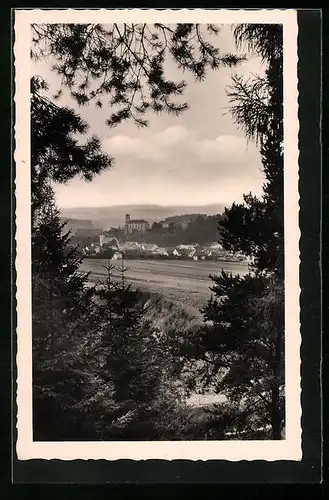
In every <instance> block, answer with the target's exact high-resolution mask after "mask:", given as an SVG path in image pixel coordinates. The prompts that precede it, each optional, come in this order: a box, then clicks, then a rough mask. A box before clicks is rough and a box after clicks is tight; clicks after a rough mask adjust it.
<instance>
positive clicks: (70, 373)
mask: <svg viewBox="0 0 329 500" xmlns="http://www.w3.org/2000/svg"><path fill="white" fill-rule="evenodd" d="M206 28H207V33H208V34H209V35H211V36H212V37H216V32H217V31H218V28H217V27H216V26H213V25H209V26H207V27H206ZM32 32H33V45H32V53H31V56H32V58H35V59H38V60H42V58H47V57H50V56H51V57H52V58H54V59H55V61H56V64H55V65H54V67H53V71H55V72H57V73H58V74H60V75H61V76H62V85H63V89H66V90H68V91H69V92H70V95H71V97H72V98H73V99H75V100H76V102H77V103H78V104H80V105H83V104H85V103H87V102H88V103H89V104H90V105H95V106H98V107H102V106H109V109H111V106H112V105H113V104H116V105H117V106H118V107H119V109H118V110H117V111H115V112H113V113H111V114H110V116H109V118H108V120H107V123H108V125H109V126H110V127H113V126H116V125H118V124H119V123H121V122H123V121H132V122H133V123H135V124H137V125H139V126H147V125H148V122H147V115H148V113H150V112H156V113H171V114H177V115H179V114H180V113H183V112H184V111H185V110H186V108H187V103H183V104H182V103H177V100H176V98H177V96H182V95H184V91H185V84H184V82H181V81H173V80H170V79H168V78H167V76H166V70H165V62H166V58H169V57H171V58H172V60H173V61H174V62H175V64H176V65H177V67H178V68H179V69H184V70H185V71H189V72H191V73H192V74H193V75H194V76H195V77H196V78H197V79H198V80H200V81H201V80H202V79H204V78H206V77H207V73H208V72H209V71H213V70H216V71H220V70H221V67H223V66H229V67H234V68H235V67H236V69H237V70H238V67H239V62H240V61H241V59H242V56H239V55H237V54H225V55H223V54H222V53H221V51H220V48H218V47H216V46H215V45H214V44H212V43H211V42H210V41H209V40H208V38H206V37H205V35H204V34H203V30H202V28H201V26H200V25H194V24H179V25H177V26H176V27H173V26H171V25H170V26H167V25H163V24H157V25H152V26H151V25H145V24H140V25H129V24H126V25H124V27H122V26H119V25H113V26H110V27H104V26H102V25H90V24H82V25H81V24H65V25H63V24H62V25H60V24H50V25H33V26H32ZM233 36H234V39H235V42H236V48H237V52H238V51H239V50H241V49H243V50H247V51H249V52H250V53H254V52H256V53H257V54H258V55H259V56H260V57H261V58H262V60H263V61H264V64H265V65H266V72H265V76H262V77H261V76H258V75H253V76H252V77H251V78H249V79H244V78H243V77H241V76H239V75H235V76H233V77H232V82H231V85H230V87H229V88H228V89H227V95H228V99H229V102H230V113H231V116H232V119H233V121H234V122H235V123H236V125H237V126H238V127H239V128H241V129H242V130H243V131H244V133H245V136H246V137H247V138H248V139H249V140H253V141H255V142H256V143H257V145H258V147H259V150H260V154H261V159H262V167H263V171H264V175H265V182H264V186H263V194H262V196H261V197H256V196H254V195H252V194H248V193H247V194H246V195H245V196H244V201H243V203H240V204H237V203H233V205H232V206H231V207H229V208H226V209H225V213H224V215H223V217H214V218H211V217H210V218H207V219H206V221H207V224H205V226H204V227H205V228H207V229H205V230H204V231H205V233H204V238H208V237H210V235H211V239H212V241H213V240H214V239H217V240H218V239H219V233H220V240H221V244H222V245H223V247H224V248H225V249H227V250H230V251H236V252H242V253H244V254H246V255H250V256H252V257H253V264H252V265H250V270H249V272H248V273H247V274H246V275H244V276H239V275H235V276H232V275H231V274H228V273H225V272H224V271H223V272H222V273H219V274H218V275H214V276H211V277H210V278H209V282H210V285H211V286H212V294H211V295H210V297H209V300H208V301H207V302H206V303H205V305H204V307H203V308H202V309H201V313H202V317H203V321H202V324H201V325H199V326H198V327H197V328H193V329H189V331H188V332H187V331H186V328H184V321H176V322H168V323H167V324H164V325H163V326H162V328H160V329H159V328H158V327H157V325H156V324H155V323H154V321H152V317H150V315H147V314H146V312H145V311H147V308H146V309H145V304H146V302H147V300H148V297H145V295H144V294H143V293H142V292H141V291H139V290H138V289H134V288H133V287H132V286H131V284H130V283H129V282H128V280H127V278H126V268H125V263H124V262H122V263H121V268H120V276H119V278H116V279H114V278H113V268H112V266H111V264H106V275H107V277H106V281H105V282H103V283H99V284H97V286H96V285H95V286H88V275H87V274H84V273H82V272H81V270H80V265H81V258H80V257H79V254H78V253H77V251H76V249H75V248H74V246H72V245H70V234H69V232H65V223H64V222H63V221H62V220H61V213H60V210H59V209H58V207H57V206H56V201H55V197H54V191H53V183H54V182H57V183H66V182H68V181H69V180H70V179H73V178H76V177H82V178H84V179H85V180H86V181H87V182H88V181H89V182H90V181H92V180H93V179H94V178H95V177H96V176H97V175H99V174H100V173H101V172H102V171H104V170H106V169H110V168H111V166H112V163H113V159H112V158H111V157H110V156H109V155H108V154H107V153H105V152H103V151H102V146H101V141H100V139H99V138H98V137H94V136H93V137H91V138H89V139H87V140H86V141H85V142H83V141H82V142H81V140H80V139H79V140H78V139H77V134H79V136H80V137H81V136H82V137H83V136H84V135H85V134H86V133H87V131H88V127H89V124H88V123H87V122H86V121H84V120H83V119H82V118H81V116H80V115H79V114H78V113H77V112H76V111H74V110H72V109H70V108H68V107H65V106H63V105H61V100H60V99H61V93H59V94H58V95H57V96H55V97H54V96H51V95H50V94H49V91H48V85H47V82H45V81H44V80H43V79H42V78H40V77H37V76H33V77H32V79H31V186H32V200H31V207H32V301H33V302H32V303H33V306H32V327H33V432H34V440H36V441H97V440H131V441H136V440H139V441H143V440H144V441H147V440H185V439H189V440H190V439H201V440H206V439H274V440H279V439H282V436H283V433H284V427H285V419H284V414H285V396H284V320H283V318H284V287H283V283H284V265H283V263H284V252H283V243H284V232H283V229H284V228H283V96H282V85H283V84H282V75H283V70H282V59H283V42H282V26H280V25H270V24H264V25H261V24H251V25H250V24H239V25H236V26H234V27H233ZM90 81H92V82H93V85H92V86H90V85H89V84H90ZM200 85H202V83H200ZM194 224H195V227H194V228H193V225H192V228H191V232H190V233H189V236H187V238H188V239H189V238H190V239H193V238H194V237H195V233H193V231H194V230H197V229H196V228H197V227H198V222H197V219H196V221H195V222H194ZM150 232H154V234H158V237H159V240H160V241H161V242H162V244H163V243H164V242H163V241H162V240H161V237H162V236H163V234H162V233H161V228H159V227H154V228H152V229H151V231H150ZM169 234H170V232H169V233H168V234H167V236H166V237H168V238H169ZM180 236H182V235H180ZM170 237H172V238H173V239H174V238H175V237H176V233H175V232H174V231H173V233H172V235H171V236H170ZM153 242H154V240H153V239H152V243H153ZM185 242H186V243H188V242H189V241H185ZM179 243H183V241H181V240H180V241H179ZM158 307H160V308H161V305H160V306H159V304H158ZM179 314H181V315H182V316H181V318H183V319H184V312H183V311H182V312H181V313H179V312H178V311H177V314H176V317H179ZM177 315H178V316H177ZM195 392H197V393H199V394H207V393H209V392H211V393H212V394H218V395H219V394H220V395H224V396H225V398H226V399H225V402H223V403H220V404H219V403H218V404H214V405H212V406H210V407H207V408H206V407H205V408H202V409H195V408H191V407H190V406H189V405H188V404H187V400H188V396H189V395H191V394H192V393H195Z"/></svg>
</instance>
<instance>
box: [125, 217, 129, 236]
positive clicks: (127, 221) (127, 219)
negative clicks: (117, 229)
mask: <svg viewBox="0 0 329 500" xmlns="http://www.w3.org/2000/svg"><path fill="white" fill-rule="evenodd" d="M129 222H130V214H126V215H125V226H124V232H125V234H128V233H129V226H128V224H129Z"/></svg>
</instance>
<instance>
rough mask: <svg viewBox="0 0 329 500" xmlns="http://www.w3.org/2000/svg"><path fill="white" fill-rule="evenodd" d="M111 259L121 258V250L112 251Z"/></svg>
mask: <svg viewBox="0 0 329 500" xmlns="http://www.w3.org/2000/svg"><path fill="white" fill-rule="evenodd" d="M112 259H113V260H119V259H123V253H122V252H114V254H113V255H112Z"/></svg>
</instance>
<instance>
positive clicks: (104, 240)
mask: <svg viewBox="0 0 329 500" xmlns="http://www.w3.org/2000/svg"><path fill="white" fill-rule="evenodd" d="M99 245H100V246H101V247H108V248H119V240H118V238H116V237H115V236H112V235H111V233H106V232H105V233H102V234H101V235H100V236H99Z"/></svg>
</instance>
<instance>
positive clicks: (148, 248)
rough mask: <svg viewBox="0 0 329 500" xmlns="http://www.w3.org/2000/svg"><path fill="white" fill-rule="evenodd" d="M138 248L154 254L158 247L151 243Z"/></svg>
mask: <svg viewBox="0 0 329 500" xmlns="http://www.w3.org/2000/svg"><path fill="white" fill-rule="evenodd" d="M140 248H141V250H144V251H146V252H154V251H155V250H156V249H157V248H158V245H155V244H153V243H141V245H140Z"/></svg>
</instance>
